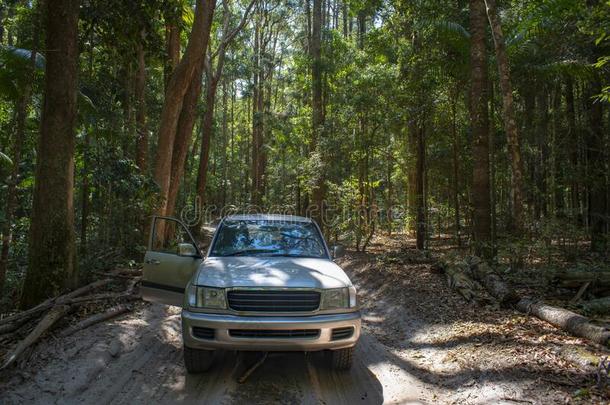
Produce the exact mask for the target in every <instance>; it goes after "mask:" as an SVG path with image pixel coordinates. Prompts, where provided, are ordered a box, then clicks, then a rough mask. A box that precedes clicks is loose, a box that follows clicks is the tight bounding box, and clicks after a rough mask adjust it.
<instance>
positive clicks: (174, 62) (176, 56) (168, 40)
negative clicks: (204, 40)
mask: <svg viewBox="0 0 610 405" xmlns="http://www.w3.org/2000/svg"><path fill="white" fill-rule="evenodd" d="M179 18H180V16H179V11H178V10H173V11H172V12H169V13H167V15H166V16H165V52H166V59H165V64H164V66H163V79H164V81H163V84H164V89H165V90H167V86H168V84H169V80H170V77H171V75H172V73H173V71H174V69H176V66H178V63H180V33H181V30H180V25H179V24H178V20H179Z"/></svg>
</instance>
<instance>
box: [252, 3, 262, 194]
mask: <svg viewBox="0 0 610 405" xmlns="http://www.w3.org/2000/svg"><path fill="white" fill-rule="evenodd" d="M260 14H262V13H260ZM260 14H259V15H260ZM264 34H265V32H264V29H263V28H261V27H259V24H257V25H256V28H255V31H254V77H253V89H252V162H251V164H252V168H251V171H252V189H251V202H252V204H253V205H255V206H260V205H261V204H262V200H263V176H264V172H263V169H264V167H263V152H264V151H263V145H264V139H263V137H264V111H263V109H264V105H263V102H264V99H263V94H264V88H265V86H264V83H263V77H264V75H263V70H264V68H263V53H264V51H265V50H264V49H263V48H264V47H263V42H264V41H263V37H264Z"/></svg>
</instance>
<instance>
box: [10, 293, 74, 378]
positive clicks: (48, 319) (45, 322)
mask: <svg viewBox="0 0 610 405" xmlns="http://www.w3.org/2000/svg"><path fill="white" fill-rule="evenodd" d="M69 310H70V306H69V305H56V306H54V307H53V308H52V309H51V310H50V311H49V312H48V313H47V314H46V315H45V316H44V318H42V320H41V321H40V322H39V323H38V325H36V327H35V328H34V330H32V331H31V332H30V334H29V335H27V336H26V338H25V339H23V340H22V341H21V342H19V344H18V345H17V346H16V347H15V349H14V350H13V351H12V352H11V353H10V354H8V355H7V356H6V360H5V361H4V364H3V365H2V367H0V370H5V369H6V368H7V367H9V366H10V365H11V364H13V363H14V362H15V360H17V358H18V357H19V356H20V355H21V354H22V353H23V352H24V351H25V350H26V349H27V348H28V347H30V346H32V345H33V344H34V343H36V342H37V341H38V340H39V339H40V337H41V336H42V335H43V334H44V333H45V332H46V331H47V330H48V329H49V328H50V327H51V326H53V325H54V324H55V322H57V321H58V320H59V319H61V318H62V317H63V316H64V315H65V314H67V313H68V311H69Z"/></svg>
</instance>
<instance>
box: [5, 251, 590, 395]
mask: <svg viewBox="0 0 610 405" xmlns="http://www.w3.org/2000/svg"><path fill="white" fill-rule="evenodd" d="M385 249H386V247H385V245H384V246H383V250H381V248H380V253H372V254H367V255H363V254H356V255H350V256H348V257H347V258H346V259H344V261H343V263H342V265H343V266H344V268H346V270H347V271H348V273H350V275H351V277H352V280H354V282H355V283H356V285H357V287H358V290H359V295H360V298H361V302H362V309H363V320H364V322H363V334H362V337H361V340H360V341H359V343H358V346H357V349H356V354H355V363H354V367H353V368H352V370H351V371H349V372H345V373H340V372H335V371H332V370H330V368H329V366H328V363H329V362H328V359H327V358H325V355H324V353H311V354H307V355H306V354H303V353H288V354H271V355H270V356H269V358H268V359H267V360H266V362H265V363H264V364H263V365H262V366H261V367H260V368H258V369H257V370H256V371H255V372H254V373H253V374H252V375H251V376H250V377H249V378H248V379H247V381H246V382H245V383H243V384H240V383H238V382H237V380H238V378H239V377H240V376H241V375H243V372H244V371H245V369H246V367H247V364H251V363H252V362H253V361H255V360H256V359H255V358H254V359H253V355H242V354H237V353H232V352H220V353H218V354H217V357H216V361H215V366H214V368H213V369H212V370H211V371H210V372H208V373H205V374H202V375H189V374H187V373H186V371H185V369H184V366H183V361H182V341H181V332H180V310H179V309H178V308H173V307H164V306H161V305H157V304H149V303H143V302H141V303H138V304H137V309H136V310H135V311H133V312H132V313H130V314H127V315H125V316H123V317H121V318H117V319H115V320H112V321H108V322H106V323H102V324H98V325H95V326H93V327H90V328H88V329H85V330H82V331H80V332H78V333H76V334H74V335H72V336H70V337H67V338H57V337H55V336H51V337H48V338H47V339H46V340H45V341H44V343H43V344H40V345H39V346H38V347H37V348H36V350H35V351H34V353H33V354H32V356H31V357H30V358H29V360H28V361H27V363H26V364H25V366H24V367H23V368H21V369H16V370H14V371H13V372H11V373H10V374H9V375H8V376H6V375H5V376H4V377H3V378H2V380H1V381H0V403H1V404H21V403H28V404H30V403H31V404H96V405H97V404H169V403H198V404H349V405H355V404H417V403H443V404H517V403H535V404H537V403H540V404H546V403H567V402H571V398H572V394H573V392H574V391H575V389H576V387H578V386H582V384H588V383H589V382H590V381H591V375H590V374H587V372H585V371H583V369H581V368H579V367H577V366H574V365H571V364H568V363H566V361H564V360H563V358H562V357H561V352H562V350H563V349H564V348H566V347H570V348H571V347H577V346H578V347H585V346H586V344H585V343H584V342H582V341H579V340H575V339H571V338H570V337H568V336H566V335H565V334H561V333H558V331H557V330H555V329H554V328H552V327H550V326H548V325H546V324H543V323H541V322H536V321H535V320H532V319H531V318H528V317H524V316H522V315H519V314H516V313H513V312H510V311H499V310H497V309H489V310H487V309H483V308H480V307H477V306H472V305H470V306H469V305H466V304H465V303H464V302H463V301H462V300H461V299H460V298H459V297H457V296H456V295H455V294H453V293H452V292H451V291H450V290H448V288H447V286H446V283H445V281H444V279H443V278H442V277H441V276H439V275H437V274H433V273H432V272H431V271H429V267H430V266H429V260H427V259H423V260H421V261H420V262H418V260H419V259H417V257H414V258H412V257H410V256H405V255H404V254H403V253H400V256H393V255H388V254H387V253H386V251H385ZM582 402H583V401H578V403H582ZM584 402H587V401H584ZM592 402H595V401H592Z"/></svg>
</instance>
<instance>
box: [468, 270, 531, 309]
mask: <svg viewBox="0 0 610 405" xmlns="http://www.w3.org/2000/svg"><path fill="white" fill-rule="evenodd" d="M471 271H472V274H473V275H474V278H475V280H478V281H479V282H480V283H481V284H482V285H483V287H485V288H486V289H487V291H488V292H489V294H490V295H491V296H492V297H494V298H495V299H496V300H498V302H499V303H500V305H501V306H502V307H504V308H508V307H511V306H514V305H515V304H516V303H517V302H518V301H519V296H518V295H517V293H516V292H515V291H514V290H513V289H512V288H510V286H509V285H508V284H506V283H505V282H504V281H503V280H502V279H501V278H500V276H499V275H497V274H496V273H495V272H494V270H493V269H492V268H491V267H490V266H489V265H488V264H487V263H485V262H480V263H478V264H476V265H474V266H473V267H472V268H471Z"/></svg>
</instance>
